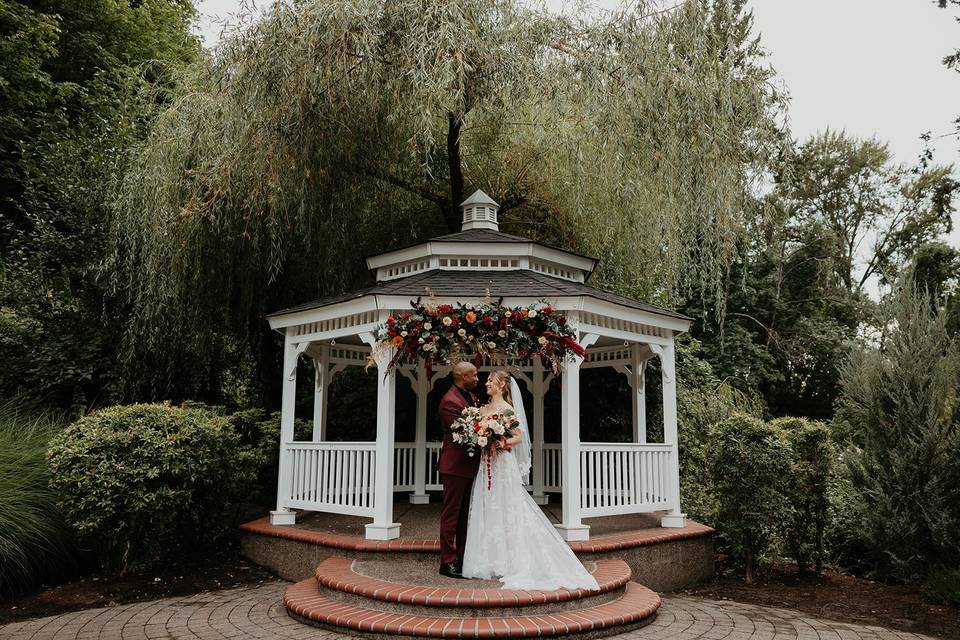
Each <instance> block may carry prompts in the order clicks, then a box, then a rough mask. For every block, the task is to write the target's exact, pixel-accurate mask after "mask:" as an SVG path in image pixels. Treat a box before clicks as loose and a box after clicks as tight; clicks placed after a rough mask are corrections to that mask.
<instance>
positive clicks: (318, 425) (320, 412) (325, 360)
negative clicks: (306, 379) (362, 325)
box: [313, 345, 332, 442]
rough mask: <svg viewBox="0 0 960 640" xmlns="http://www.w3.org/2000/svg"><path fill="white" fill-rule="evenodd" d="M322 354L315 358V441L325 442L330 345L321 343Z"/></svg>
mask: <svg viewBox="0 0 960 640" xmlns="http://www.w3.org/2000/svg"><path fill="white" fill-rule="evenodd" d="M319 351H320V355H319V357H316V356H315V357H314V358H313V366H314V369H316V376H315V378H314V389H313V441H314V442H324V441H326V439H327V404H328V399H329V397H328V396H329V390H330V378H331V377H332V375H331V371H330V347H329V346H328V345H319Z"/></svg>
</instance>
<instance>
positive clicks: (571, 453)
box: [557, 334, 597, 541]
mask: <svg viewBox="0 0 960 640" xmlns="http://www.w3.org/2000/svg"><path fill="white" fill-rule="evenodd" d="M596 341H597V335H595V334H587V335H585V336H584V337H583V338H582V339H581V340H580V345H581V346H582V347H583V348H584V349H586V348H587V347H589V346H590V345H592V344H593V343H594V342H596ZM582 363H583V358H581V357H580V356H573V357H572V358H571V359H569V360H567V363H566V367H565V368H564V370H563V374H562V377H561V380H560V389H561V393H562V394H563V397H562V398H561V404H560V406H561V407H562V410H561V418H560V423H561V431H562V433H563V436H562V438H563V442H562V444H561V451H562V457H563V465H562V468H563V475H562V476H561V484H562V485H563V522H562V523H561V524H559V525H557V528H558V529H559V530H560V535H561V536H563V539H564V540H568V541H570V540H589V539H590V526H589V525H586V524H583V518H582V517H581V515H580V514H581V496H580V490H581V484H582V482H581V478H580V365H581V364H582Z"/></svg>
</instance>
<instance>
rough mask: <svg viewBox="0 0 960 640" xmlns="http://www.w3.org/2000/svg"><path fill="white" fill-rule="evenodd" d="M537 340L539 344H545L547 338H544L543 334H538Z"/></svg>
mask: <svg viewBox="0 0 960 640" xmlns="http://www.w3.org/2000/svg"><path fill="white" fill-rule="evenodd" d="M537 342H539V343H540V344H541V345H546V344H547V339H546V338H544V337H543V336H540V338H539V339H538V340H537Z"/></svg>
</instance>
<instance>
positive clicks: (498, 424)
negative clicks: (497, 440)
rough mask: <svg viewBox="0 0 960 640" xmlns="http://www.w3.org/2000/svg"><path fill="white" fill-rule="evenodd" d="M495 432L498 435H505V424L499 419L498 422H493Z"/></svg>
mask: <svg viewBox="0 0 960 640" xmlns="http://www.w3.org/2000/svg"><path fill="white" fill-rule="evenodd" d="M493 432H494V433H495V434H497V435H498V436H502V435H503V424H502V423H501V422H500V421H499V420H498V421H496V422H493Z"/></svg>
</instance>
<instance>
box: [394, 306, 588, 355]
mask: <svg viewBox="0 0 960 640" xmlns="http://www.w3.org/2000/svg"><path fill="white" fill-rule="evenodd" d="M427 292H428V294H430V299H429V300H428V301H427V302H421V298H417V299H416V300H415V301H411V303H410V306H411V307H412V310H411V311H406V312H403V313H401V314H399V315H390V316H388V317H387V321H386V323H384V324H382V325H380V327H378V328H377V339H378V340H379V344H380V345H382V346H383V347H385V348H388V347H391V346H392V347H395V348H396V352H395V353H394V355H393V357H392V358H391V360H390V362H389V364H388V367H387V368H388V370H389V369H390V368H393V367H395V366H396V365H398V364H402V363H409V364H415V363H416V362H417V360H418V359H419V358H423V359H424V361H425V364H426V367H427V370H428V371H432V369H433V366H434V365H436V364H452V363H455V362H459V361H461V360H472V361H473V362H474V363H476V364H479V363H480V362H481V361H482V360H483V359H484V358H487V359H489V360H491V361H493V362H501V363H507V362H510V361H514V360H525V359H527V358H533V357H536V356H539V357H540V359H541V361H542V362H543V363H544V365H545V366H548V367H549V368H550V370H551V371H553V372H554V373H559V372H560V370H561V369H562V367H563V363H564V362H565V361H566V359H567V358H570V357H572V356H573V354H576V355H579V356H581V357H584V356H586V351H585V350H584V348H583V347H581V346H580V344H579V343H578V342H577V341H576V338H575V337H574V336H575V335H576V334H575V332H574V330H573V329H571V328H570V327H569V326H568V325H567V319H566V317H565V316H563V315H562V314H559V313H557V311H556V310H555V309H554V308H553V307H552V306H551V305H549V304H547V303H546V302H543V301H539V302H536V303H534V304H533V305H530V306H528V307H504V306H503V305H502V304H501V302H502V300H503V298H500V300H497V301H495V302H494V301H492V300H491V299H490V293H489V290H488V291H487V297H486V299H485V300H484V302H483V303H481V304H477V305H473V304H461V303H459V302H458V303H457V304H455V305H451V304H436V300H435V296H434V294H433V293H432V292H431V291H430V290H429V289H428V290H427Z"/></svg>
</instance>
